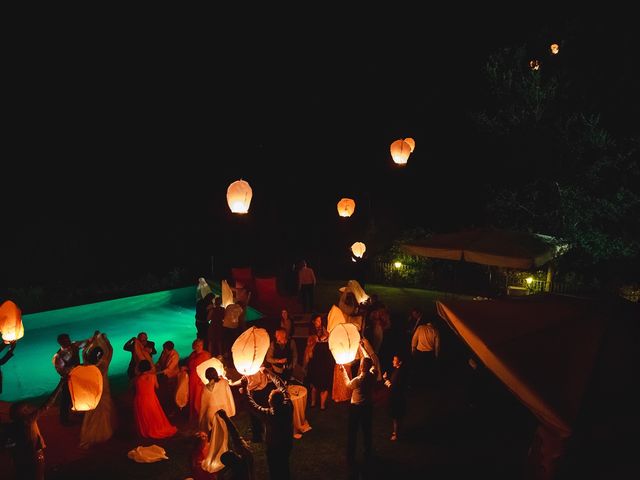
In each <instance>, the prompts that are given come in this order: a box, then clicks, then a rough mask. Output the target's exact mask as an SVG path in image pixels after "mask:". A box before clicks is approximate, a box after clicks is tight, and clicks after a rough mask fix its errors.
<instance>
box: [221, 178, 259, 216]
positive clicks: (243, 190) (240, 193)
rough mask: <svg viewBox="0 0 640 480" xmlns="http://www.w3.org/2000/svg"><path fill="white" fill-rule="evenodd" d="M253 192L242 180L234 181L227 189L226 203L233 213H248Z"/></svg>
mask: <svg viewBox="0 0 640 480" xmlns="http://www.w3.org/2000/svg"><path fill="white" fill-rule="evenodd" d="M251 197H253V190H251V187H250V186H249V184H248V183H247V182H245V181H244V180H236V181H235V182H233V183H232V184H231V185H229V188H227V203H228V204H229V208H230V209H231V211H232V212H233V213H241V214H244V213H248V212H249V205H251Z"/></svg>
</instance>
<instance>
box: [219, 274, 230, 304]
mask: <svg viewBox="0 0 640 480" xmlns="http://www.w3.org/2000/svg"><path fill="white" fill-rule="evenodd" d="M220 291H221V292H222V307H223V308H227V307H228V306H229V305H231V304H232V303H233V290H231V287H230V286H229V283H228V282H227V281H226V280H222V281H221V282H220Z"/></svg>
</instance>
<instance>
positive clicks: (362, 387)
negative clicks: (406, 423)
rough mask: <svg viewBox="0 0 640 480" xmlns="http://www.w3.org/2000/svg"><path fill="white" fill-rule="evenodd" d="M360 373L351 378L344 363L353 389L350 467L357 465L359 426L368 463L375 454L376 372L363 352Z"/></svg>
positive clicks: (348, 382)
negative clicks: (373, 425)
mask: <svg viewBox="0 0 640 480" xmlns="http://www.w3.org/2000/svg"><path fill="white" fill-rule="evenodd" d="M362 353H363V356H362V358H361V359H360V368H359V370H358V375H357V376H355V377H353V378H352V379H350V378H349V375H348V374H347V370H346V368H345V367H344V365H340V366H341V368H342V374H343V376H344V381H345V383H346V384H347V388H349V390H351V403H350V405H349V426H348V435H347V462H348V463H349V466H350V467H353V466H354V465H355V460H356V440H357V436H358V428H361V429H362V437H363V439H362V440H363V446H364V458H365V462H366V463H368V462H369V460H370V459H371V456H372V454H373V446H372V436H371V426H372V422H373V391H374V388H375V385H376V374H375V372H373V371H372V370H373V360H372V359H371V357H369V356H367V353H366V352H364V351H363V352H362Z"/></svg>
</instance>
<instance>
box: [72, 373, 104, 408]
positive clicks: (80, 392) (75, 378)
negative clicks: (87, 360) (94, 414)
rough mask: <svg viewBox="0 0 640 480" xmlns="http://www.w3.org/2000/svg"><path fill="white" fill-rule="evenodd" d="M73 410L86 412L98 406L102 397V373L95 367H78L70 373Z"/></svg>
mask: <svg viewBox="0 0 640 480" xmlns="http://www.w3.org/2000/svg"><path fill="white" fill-rule="evenodd" d="M68 382H69V393H70V394H71V402H72V407H71V408H72V409H73V410H75V411H76V412H86V411H88V410H93V409H94V408H96V407H97V406H98V402H100V397H102V373H100V369H99V368H98V367H96V366H95V365H78V366H77V367H73V368H72V369H71V372H70V373H69V380H68Z"/></svg>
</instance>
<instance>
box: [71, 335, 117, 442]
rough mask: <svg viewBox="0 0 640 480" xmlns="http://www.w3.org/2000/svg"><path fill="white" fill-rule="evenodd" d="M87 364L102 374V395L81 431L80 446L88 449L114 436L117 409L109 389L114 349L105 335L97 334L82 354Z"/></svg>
mask: <svg viewBox="0 0 640 480" xmlns="http://www.w3.org/2000/svg"><path fill="white" fill-rule="evenodd" d="M82 356H83V361H84V363H85V364H91V365H95V366H96V367H98V369H100V373H101V374H102V395H101V396H100V401H99V402H98V405H97V406H96V408H95V409H93V410H89V411H88V412H86V413H85V414H84V418H83V419H82V427H81V429H80V446H81V447H82V448H88V447H90V446H91V445H93V444H96V443H101V442H106V441H107V440H109V439H110V438H111V437H112V436H113V430H114V428H115V414H116V408H115V405H114V404H113V399H112V398H111V389H110V387H109V375H108V371H109V365H110V364H111V358H112V357H113V347H112V346H111V342H109V340H108V339H107V336H106V335H105V334H104V333H100V332H98V331H96V332H95V334H94V335H93V337H92V338H91V340H90V342H89V345H87V347H86V348H85V349H84V350H83V352H82Z"/></svg>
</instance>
